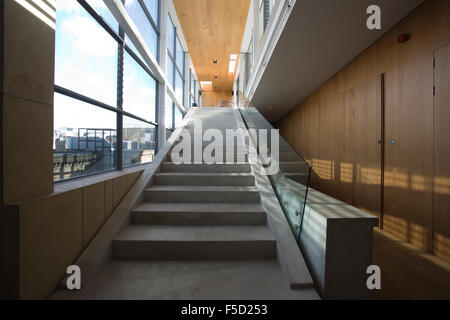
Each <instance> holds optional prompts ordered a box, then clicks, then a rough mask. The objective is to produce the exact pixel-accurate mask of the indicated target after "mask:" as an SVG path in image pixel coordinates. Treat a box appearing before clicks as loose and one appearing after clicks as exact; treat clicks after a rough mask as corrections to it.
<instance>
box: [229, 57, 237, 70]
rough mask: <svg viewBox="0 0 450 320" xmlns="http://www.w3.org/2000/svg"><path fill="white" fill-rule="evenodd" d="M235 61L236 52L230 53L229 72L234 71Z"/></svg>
mask: <svg viewBox="0 0 450 320" xmlns="http://www.w3.org/2000/svg"><path fill="white" fill-rule="evenodd" d="M236 63H237V54H232V55H230V66H229V68H228V72H229V73H234V71H235V70H236Z"/></svg>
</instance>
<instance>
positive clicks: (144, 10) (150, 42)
mask: <svg viewBox="0 0 450 320" xmlns="http://www.w3.org/2000/svg"><path fill="white" fill-rule="evenodd" d="M154 2H155V0H153V1H142V0H125V8H126V10H127V12H128V14H129V15H130V17H131V19H132V20H133V22H134V24H135V25H136V27H137V28H138V30H139V32H140V34H141V35H142V37H143V38H144V41H145V43H146V44H147V47H148V49H149V50H150V52H151V53H152V54H153V56H154V57H155V58H156V59H157V58H158V40H159V39H158V36H159V28H158V17H157V13H156V19H155V18H154V16H153V15H152V13H151V11H152V10H153V11H154V10H155V8H154V7H155V6H156V8H158V7H159V5H155V4H154ZM156 2H158V1H156ZM128 43H129V41H128Z"/></svg>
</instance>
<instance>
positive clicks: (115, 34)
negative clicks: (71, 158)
mask: <svg viewBox="0 0 450 320" xmlns="http://www.w3.org/2000/svg"><path fill="white" fill-rule="evenodd" d="M123 1H124V0H122V2H123ZM157 1H158V18H157V20H158V21H157V22H155V21H154V20H153V17H152V16H151V14H150V12H149V10H148V8H147V7H146V5H145V3H144V2H143V0H138V2H139V4H140V6H141V8H142V9H143V11H144V13H145V15H146V16H147V18H148V19H149V21H150V24H151V25H152V27H153V28H154V29H155V31H156V34H157V52H158V57H157V58H158V61H159V44H160V28H159V26H160V20H161V0H157ZM77 2H78V5H80V6H81V7H82V9H83V10H85V11H86V12H87V13H88V14H89V15H90V17H91V18H92V19H93V20H95V21H96V23H98V24H99V26H100V27H102V28H103V29H104V30H105V31H106V32H107V33H108V34H109V35H110V36H111V37H112V38H113V39H114V40H115V41H116V42H117V51H118V61H117V107H114V106H111V105H109V104H106V103H104V102H101V101H98V100H96V99H93V98H91V97H87V96H85V95H83V94H80V93H78V92H75V91H72V90H69V89H67V88H64V87H62V86H59V85H57V84H56V83H55V84H54V92H55V93H58V94H61V95H64V96H67V97H69V98H72V99H75V100H79V101H82V102H84V103H87V104H90V105H92V106H96V107H99V108H102V109H105V110H109V111H111V112H114V113H116V117H117V125H116V130H117V133H116V134H117V137H116V139H117V142H116V154H115V157H116V159H115V160H116V168H115V169H112V170H108V171H103V172H97V173H93V174H86V175H81V176H76V177H71V178H68V179H61V180H58V181H53V183H54V184H57V183H62V182H67V181H71V180H76V179H82V178H86V177H89V176H93V175H98V174H103V173H107V172H111V171H118V170H122V169H123V168H124V166H123V154H122V152H123V145H122V144H123V131H124V128H123V118H124V117H129V118H132V119H134V120H137V121H140V122H143V123H146V124H149V125H151V126H153V127H154V129H155V155H156V154H157V153H158V151H159V147H160V146H159V139H158V128H159V123H157V122H154V121H150V120H146V119H143V118H141V117H139V116H137V115H135V114H133V113H130V112H127V111H125V110H124V109H123V79H124V78H123V77H124V73H123V71H124V70H123V68H124V59H125V57H124V52H127V53H128V54H129V55H130V57H131V58H132V59H133V60H134V61H135V62H137V64H138V65H139V66H140V67H141V68H142V69H143V70H144V71H145V72H146V73H147V74H148V75H149V76H150V77H151V78H152V79H153V80H155V83H156V88H155V101H154V103H155V118H154V119H158V113H159V108H160V105H159V86H160V85H161V84H160V82H159V81H158V79H157V78H156V77H155V76H154V75H153V73H152V72H151V70H150V68H149V67H148V66H147V65H146V63H145V62H144V61H142V60H141V58H139V56H138V55H137V54H136V53H135V52H134V50H132V49H131V47H130V46H128V44H126V43H125V33H124V31H123V29H122V28H121V27H120V25H119V30H118V31H115V30H114V29H113V28H112V27H111V26H110V25H109V24H108V23H107V22H106V21H105V20H104V19H103V18H102V17H101V16H100V15H99V14H98V13H97V11H96V10H95V9H94V8H92V7H91V5H90V4H89V3H87V2H86V1H85V0H77ZM139 165H143V164H134V165H127V166H126V167H125V168H130V167H134V166H139Z"/></svg>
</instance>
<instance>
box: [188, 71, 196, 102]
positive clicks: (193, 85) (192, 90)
mask: <svg viewBox="0 0 450 320" xmlns="http://www.w3.org/2000/svg"><path fill="white" fill-rule="evenodd" d="M189 73H190V74H189V107H192V105H193V104H194V103H196V102H197V99H196V95H195V91H196V83H195V79H194V73H193V72H192V69H189Z"/></svg>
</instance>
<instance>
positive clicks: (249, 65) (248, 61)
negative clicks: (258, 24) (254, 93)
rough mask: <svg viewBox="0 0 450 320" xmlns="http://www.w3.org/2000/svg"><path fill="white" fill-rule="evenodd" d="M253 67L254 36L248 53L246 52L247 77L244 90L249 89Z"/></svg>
mask: <svg viewBox="0 0 450 320" xmlns="http://www.w3.org/2000/svg"><path fill="white" fill-rule="evenodd" d="M252 68H253V36H252V38H251V40H250V44H249V46H248V50H247V53H246V54H245V78H244V81H245V82H244V84H245V86H244V90H246V89H247V86H248V81H249V80H250V75H251V72H252Z"/></svg>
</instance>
